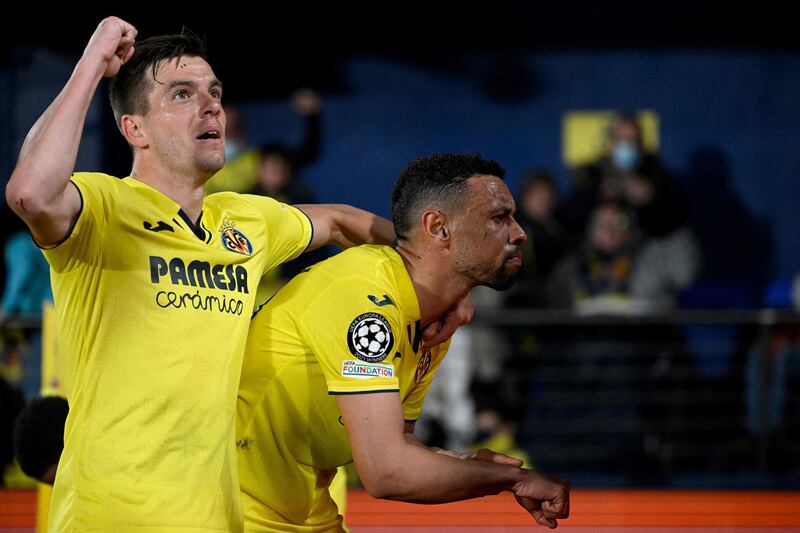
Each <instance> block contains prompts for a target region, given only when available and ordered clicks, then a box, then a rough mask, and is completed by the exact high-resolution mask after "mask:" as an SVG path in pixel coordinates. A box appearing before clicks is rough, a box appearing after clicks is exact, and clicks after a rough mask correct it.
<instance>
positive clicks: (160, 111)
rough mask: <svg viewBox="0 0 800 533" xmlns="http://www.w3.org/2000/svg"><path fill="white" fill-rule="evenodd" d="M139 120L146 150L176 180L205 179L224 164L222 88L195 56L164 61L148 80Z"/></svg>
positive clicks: (204, 64) (207, 66) (205, 64)
mask: <svg viewBox="0 0 800 533" xmlns="http://www.w3.org/2000/svg"><path fill="white" fill-rule="evenodd" d="M148 102H149V109H148V112H147V114H146V115H145V116H144V117H143V118H144V120H143V129H144V131H145V133H146V135H147V136H148V140H149V144H148V148H149V149H151V150H152V154H151V155H152V157H155V158H156V159H157V161H158V164H160V165H162V166H163V167H165V168H166V169H169V170H171V171H172V172H173V173H175V174H177V175H189V176H193V177H196V178H198V179H201V180H202V181H205V180H207V179H208V178H210V177H211V176H213V175H214V173H215V172H216V171H218V170H219V169H220V168H222V166H223V165H224V164H225V147H224V139H225V112H224V111H223V109H222V85H221V83H220V82H219V80H218V79H217V77H216V76H215V75H214V71H213V70H211V66H210V65H209V64H208V63H207V62H206V61H205V60H204V59H201V58H199V57H193V56H188V57H182V58H181V59H180V60H179V61H178V60H176V59H172V60H168V61H164V62H163V63H162V64H161V65H160V66H159V68H158V70H157V72H156V81H153V80H151V81H150V94H149V95H148Z"/></svg>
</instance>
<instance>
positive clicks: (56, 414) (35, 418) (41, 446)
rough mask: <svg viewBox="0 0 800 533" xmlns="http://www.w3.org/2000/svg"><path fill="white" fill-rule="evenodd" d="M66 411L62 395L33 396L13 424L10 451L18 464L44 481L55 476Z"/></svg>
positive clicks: (49, 483)
mask: <svg viewBox="0 0 800 533" xmlns="http://www.w3.org/2000/svg"><path fill="white" fill-rule="evenodd" d="M68 413H69V405H68V404H67V400H66V399H64V398H61V397H58V396H46V397H44V398H36V399H35V400H32V401H31V402H30V403H28V405H26V406H25V408H24V409H22V412H20V414H19V416H18V417H17V421H16V422H15V424H14V453H15V455H16V458H17V462H18V463H19V466H20V468H22V471H23V472H25V474H27V475H28V476H30V477H32V478H34V479H36V480H38V481H41V482H42V483H47V484H48V485H52V484H53V483H54V482H55V479H56V470H57V469H58V461H59V459H61V452H62V450H63V449H64V424H65V423H66V421H67V414H68Z"/></svg>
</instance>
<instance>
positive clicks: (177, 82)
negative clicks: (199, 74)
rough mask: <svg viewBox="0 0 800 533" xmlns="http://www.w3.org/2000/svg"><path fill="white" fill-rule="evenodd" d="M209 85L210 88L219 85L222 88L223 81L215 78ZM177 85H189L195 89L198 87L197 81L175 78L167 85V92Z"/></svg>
mask: <svg viewBox="0 0 800 533" xmlns="http://www.w3.org/2000/svg"><path fill="white" fill-rule="evenodd" d="M208 86H209V88H211V87H217V88H220V89H222V82H221V81H219V80H218V79H216V78H215V79H214V80H212V81H211V83H209V84H208ZM176 87H189V88H190V89H194V88H196V87H197V83H195V82H194V81H191V80H175V81H172V82H170V84H169V85H168V86H167V92H169V91H171V90H172V89H174V88H176Z"/></svg>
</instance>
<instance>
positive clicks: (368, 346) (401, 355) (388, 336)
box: [236, 246, 446, 533]
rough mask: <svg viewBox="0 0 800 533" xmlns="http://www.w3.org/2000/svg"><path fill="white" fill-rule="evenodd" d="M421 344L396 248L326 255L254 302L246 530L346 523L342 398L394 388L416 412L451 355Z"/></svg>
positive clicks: (247, 397) (243, 390) (240, 441)
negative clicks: (341, 509) (338, 490)
mask: <svg viewBox="0 0 800 533" xmlns="http://www.w3.org/2000/svg"><path fill="white" fill-rule="evenodd" d="M421 342H422V341H421V331H420V311H419V303H418V301H417V296H416V294H415V292H414V288H413V286H412V284H411V279H410V278H409V276H408V272H407V271H406V268H405V265H404V264H403V260H402V259H401V257H400V256H399V255H398V254H397V252H395V251H394V250H393V249H392V248H391V247H388V246H358V247H355V248H350V249H348V250H345V251H344V252H342V253H340V254H339V255H337V256H334V257H332V258H330V259H328V260H326V261H323V262H321V263H318V264H316V265H314V266H313V267H311V268H310V269H309V270H307V271H305V272H303V273H301V274H299V275H297V276H296V277H295V278H294V279H293V280H292V281H290V282H289V283H288V284H287V285H286V286H285V287H284V288H282V289H281V290H280V291H278V293H277V294H276V295H275V296H274V297H273V298H272V299H271V300H270V301H269V302H267V304H266V305H265V306H263V307H262V308H261V309H259V310H258V311H257V313H256V315H255V316H254V318H253V321H252V324H251V327H250V334H249V336H248V340H247V347H246V348H245V360H244V364H243V367H242V381H241V383H240V387H239V402H238V406H237V413H236V445H237V447H238V455H239V476H240V483H241V487H242V505H243V507H244V514H245V530H246V531H265V532H266V531H292V532H305V533H312V532H319V531H339V530H340V528H341V517H340V516H338V512H337V508H336V504H335V503H334V502H333V500H332V499H331V497H330V494H329V491H328V486H329V485H330V482H331V479H332V478H333V475H334V473H335V472H336V468H337V467H339V466H341V465H344V464H347V463H350V462H352V460H353V459H352V454H351V451H350V442H349V439H348V437H347V431H346V430H345V427H344V425H343V423H342V418H341V413H340V412H339V408H338V405H337V403H336V398H335V395H337V394H360V393H375V392H380V391H397V392H398V393H399V395H400V400H401V401H402V405H403V415H404V417H405V419H406V420H408V421H413V420H416V419H417V417H418V416H419V414H420V411H421V409H422V402H423V399H424V397H425V394H426V392H427V390H428V388H429V386H430V383H431V379H432V377H433V374H434V370H435V369H436V367H437V366H438V365H439V363H440V362H441V360H442V358H443V357H444V354H445V352H446V347H445V346H439V347H436V348H434V349H433V350H425V351H424V352H423V350H421Z"/></svg>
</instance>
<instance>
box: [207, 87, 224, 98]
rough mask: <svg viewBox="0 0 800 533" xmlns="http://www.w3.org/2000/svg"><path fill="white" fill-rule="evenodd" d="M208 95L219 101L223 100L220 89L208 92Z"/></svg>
mask: <svg viewBox="0 0 800 533" xmlns="http://www.w3.org/2000/svg"><path fill="white" fill-rule="evenodd" d="M208 93H209V94H210V95H211V96H212V97H214V98H216V99H217V100H222V91H221V90H219V89H211V90H210V91H208Z"/></svg>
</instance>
